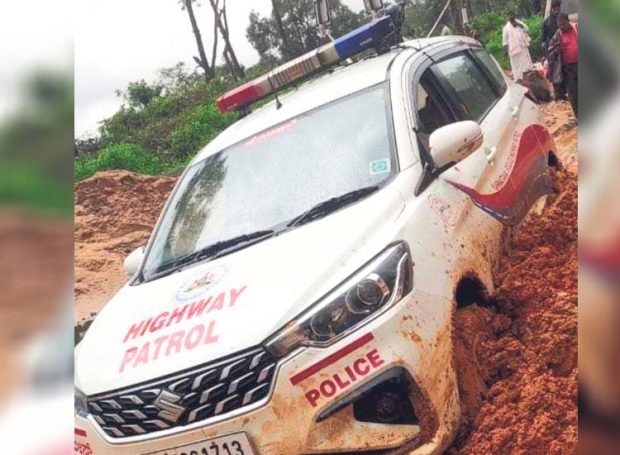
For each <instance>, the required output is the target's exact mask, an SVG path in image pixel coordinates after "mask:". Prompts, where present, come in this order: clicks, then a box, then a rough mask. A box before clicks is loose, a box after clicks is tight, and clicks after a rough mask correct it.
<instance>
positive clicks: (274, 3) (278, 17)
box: [271, 0, 292, 60]
mask: <svg viewBox="0 0 620 455" xmlns="http://www.w3.org/2000/svg"><path fill="white" fill-rule="evenodd" d="M271 8H272V10H273V18H274V19H275V21H276V27H277V28H278V34H279V35H280V39H281V40H282V50H283V51H284V52H283V53H284V57H285V59H286V60H288V59H290V58H292V55H291V46H290V44H289V41H288V37H287V36H286V33H285V32H284V24H283V23H282V14H281V13H280V7H279V6H278V0H271Z"/></svg>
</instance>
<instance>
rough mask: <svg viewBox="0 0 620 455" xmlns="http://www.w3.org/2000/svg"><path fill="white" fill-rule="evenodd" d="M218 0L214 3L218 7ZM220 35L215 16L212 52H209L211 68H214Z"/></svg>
mask: <svg viewBox="0 0 620 455" xmlns="http://www.w3.org/2000/svg"><path fill="white" fill-rule="evenodd" d="M219 3H220V0H217V1H216V3H215V6H216V7H219ZM219 36H220V30H219V28H218V26H217V17H214V18H213V52H212V53H211V68H213V69H215V64H216V61H217V44H218V40H219Z"/></svg>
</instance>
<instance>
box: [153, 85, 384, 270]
mask: <svg viewBox="0 0 620 455" xmlns="http://www.w3.org/2000/svg"><path fill="white" fill-rule="evenodd" d="M389 112H390V111H389V101H388V89H387V84H381V85H380V86H376V87H373V88H371V89H368V90H365V91H363V92H360V93H358V94H355V95H352V96H349V97H346V98H343V99H341V100H338V101H335V102H333V103H331V104H328V105H326V106H323V107H321V108H319V109H316V110H313V111H310V112H308V113H306V114H303V115H301V116H299V117H296V118H294V119H291V120H289V121H287V122H285V123H282V124H280V125H277V126H275V127H273V128H270V129H268V130H266V131H263V132H261V133H259V134H256V135H255V136H253V137H250V138H248V139H246V140H244V141H242V142H240V143H238V144H236V145H234V146H232V147H230V148H228V149H225V150H223V151H221V152H219V153H216V154H214V155H211V156H209V157H208V158H206V159H205V160H203V161H201V162H199V163H196V164H194V165H193V166H192V167H191V168H189V169H188V170H187V171H186V173H185V174H184V176H183V179H182V181H181V182H180V183H179V185H178V186H177V189H176V190H175V192H174V195H173V196H172V200H171V201H170V204H169V205H168V208H167V210H166V212H165V214H164V216H163V218H162V222H161V224H160V226H159V228H158V229H157V232H156V233H155V236H154V239H153V242H152V247H151V248H150V251H149V253H148V256H147V258H146V259H145V262H144V264H145V265H144V269H143V271H142V276H143V278H144V279H146V280H149V279H152V278H153V276H154V275H159V274H160V273H161V271H162V270H167V269H171V270H172V269H174V266H173V265H174V264H175V262H176V261H178V260H179V259H180V258H183V257H187V256H188V255H191V254H192V253H196V252H199V251H201V250H204V249H208V248H209V247H211V246H213V245H214V244H218V243H221V242H226V241H228V240H230V239H238V238H241V237H243V236H252V234H258V235H254V236H252V238H254V237H257V238H259V239H261V238H263V237H264V235H265V234H266V231H270V230H276V229H281V227H282V226H284V227H286V225H287V223H289V224H291V222H292V221H293V220H295V219H296V218H298V217H300V216H302V215H303V214H304V212H307V211H309V210H310V209H312V208H315V209H316V208H317V205H318V204H321V203H324V202H325V201H328V200H330V199H332V198H338V197H340V196H343V195H346V194H348V193H351V192H355V191H357V190H362V189H366V188H369V187H373V186H375V187H376V186H380V185H381V184H382V183H384V182H386V181H387V180H388V179H389V178H390V177H391V176H392V174H393V173H394V171H395V167H396V166H395V156H394V152H393V149H394V147H393V145H392V144H393V138H392V129H391V126H390V125H391V124H390V115H389ZM358 193H359V194H360V195H361V196H362V195H363V192H358ZM349 196H350V195H349ZM349 199H351V198H350V197H349ZM350 202H351V203H352V202H354V198H353V199H352V200H351V201H350ZM334 207H337V206H334ZM337 208H339V207H337ZM292 227H294V224H291V226H289V228H292ZM246 238H248V239H249V238H250V237H246ZM244 240H245V239H244ZM167 265H168V266H167Z"/></svg>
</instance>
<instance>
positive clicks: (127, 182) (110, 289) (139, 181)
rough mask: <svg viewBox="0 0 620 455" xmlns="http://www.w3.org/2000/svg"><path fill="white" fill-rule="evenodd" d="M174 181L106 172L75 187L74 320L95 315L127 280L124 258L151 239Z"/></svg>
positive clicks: (128, 173)
mask: <svg viewBox="0 0 620 455" xmlns="http://www.w3.org/2000/svg"><path fill="white" fill-rule="evenodd" d="M175 181H176V180H175V179H174V178H171V177H150V176H144V175H137V174H133V173H131V172H127V171H108V172H100V173H98V174H96V175H95V176H94V177H91V178H89V179H87V180H84V181H82V182H80V183H78V184H77V185H76V188H75V298H76V310H75V318H76V321H83V320H85V319H88V318H89V317H90V316H91V315H94V314H96V313H97V312H98V311H99V309H100V308H101V306H103V305H104V304H105V303H106V301H107V300H108V299H110V298H111V297H112V296H113V295H114V293H116V291H118V289H119V288H120V287H121V286H122V285H123V284H124V283H125V282H126V281H127V278H128V277H127V274H126V273H125V271H124V269H123V260H124V259H125V257H126V256H127V255H128V254H129V253H131V252H132V251H133V250H134V249H135V248H137V247H139V246H141V245H145V244H146V242H147V241H148V239H149V236H150V234H151V231H152V229H153V226H154V224H155V222H156V221H157V218H158V216H159V212H160V211H161V209H162V207H163V205H164V203H165V202H166V199H167V198H168V195H169V194H170V191H171V190H172V187H173V186H174V183H175Z"/></svg>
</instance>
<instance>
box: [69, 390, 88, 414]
mask: <svg viewBox="0 0 620 455" xmlns="http://www.w3.org/2000/svg"><path fill="white" fill-rule="evenodd" d="M73 399H74V401H73V410H74V412H75V414H76V415H77V414H80V415H84V414H88V403H87V401H86V395H84V394H83V393H82V392H80V391H79V390H78V389H77V388H76V389H75V392H74V397H73Z"/></svg>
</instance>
